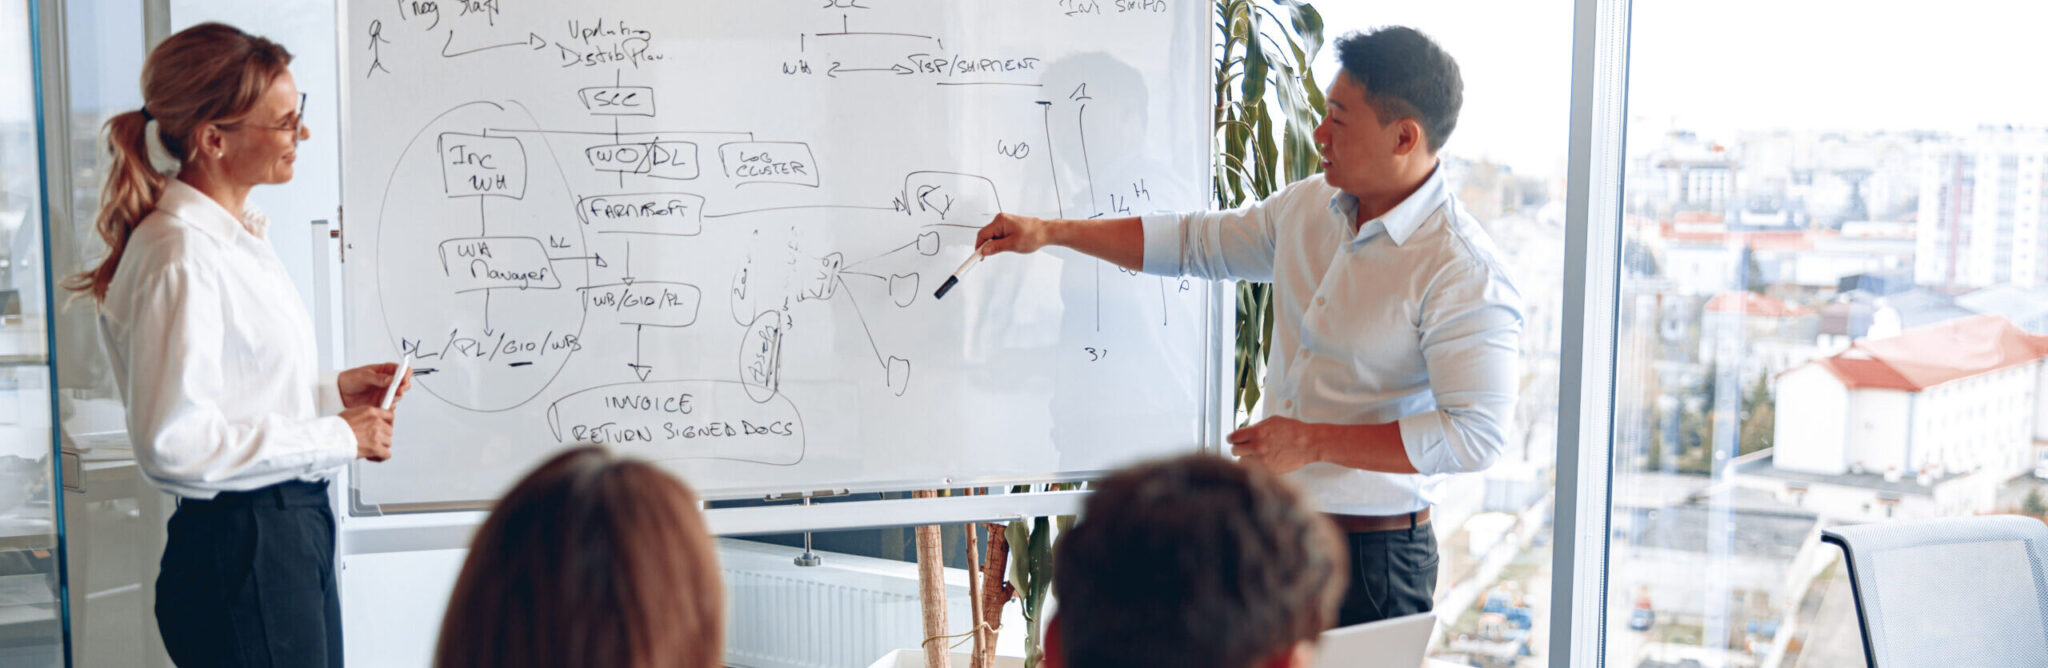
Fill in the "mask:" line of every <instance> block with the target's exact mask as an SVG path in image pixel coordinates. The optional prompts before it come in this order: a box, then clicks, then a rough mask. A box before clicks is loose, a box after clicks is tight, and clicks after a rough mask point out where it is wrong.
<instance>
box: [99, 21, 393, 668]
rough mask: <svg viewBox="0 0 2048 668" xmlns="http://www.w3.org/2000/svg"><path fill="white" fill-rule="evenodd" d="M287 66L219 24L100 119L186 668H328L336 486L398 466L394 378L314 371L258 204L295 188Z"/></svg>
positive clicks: (107, 232) (159, 60) (170, 602)
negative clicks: (345, 469)
mask: <svg viewBox="0 0 2048 668" xmlns="http://www.w3.org/2000/svg"><path fill="white" fill-rule="evenodd" d="M290 64H291V54H290V53H289V52H287V51H285V49H284V47H281V46H279V45H277V44H276V43H275V42H272V41H270V40H267V39H264V38H261V37H256V36H253V35H250V34H247V33H244V32H242V31H240V30H237V29H235V28H232V27H229V26H226V25H221V24H218V23H207V24H203V25H198V26H193V27H191V28H188V29H186V30H184V31H181V32H179V33H178V34H176V35H172V36H171V37H170V39H167V40H164V42H163V43H162V44H159V45H157V47H156V48H155V49H154V50H152V51H151V52H150V54H149V59H148V61H147V62H145V63H144V65H143V71H142V99H143V105H142V108H141V109H139V110H136V111H131V112H127V113H123V114H121V115H119V116H116V117H114V119H113V120H112V121H109V122H108V123H107V148H108V150H109V151H110V152H111V153H112V167H111V169H110V170H109V172H108V175H107V183H106V187H105V190H104V191H103V192H102V194H101V203H100V210H99V216H98V220H97V222H96V227H97V228H98V230H99V233H100V236H101V238H103V239H104V240H106V243H107V256H106V258H105V259H103V260H102V261H101V262H100V264H99V265H98V266H96V267H94V268H92V269H90V270H88V271H85V272H83V273H80V274H78V275H75V276H71V277H69V278H68V279H67V280H66V281H65V282H64V287H66V288H69V289H71V290H75V291H78V292H80V293H84V294H89V295H91V296H92V298H93V299H94V300H95V301H96V302H97V303H98V304H99V314H100V324H101V328H102V330H103V331H104V332H105V341H106V346H107V354H108V357H109V358H110V359H111V360H112V361H113V367H114V377H115V381H116V383H117V386H118V388H119V390H120V392H121V396H122V399H123V400H124V401H125V402H126V403H127V407H128V434H129V436H130V438H131V439H132V441H133V443H134V446H135V459H136V463H137V464H138V465H139V466H140V468H141V469H142V473H143V475H144V476H146V477H148V478H149V480H150V481H151V482H153V483H155V484H156V485H157V486H158V487H161V488H163V489H164V491H166V492H169V493H171V494H173V495H176V496H177V497H178V500H179V503H178V510H177V512H176V513H175V514H173V515H172V516H171V521H170V529H169V542H168V543H166V544H165V546H164V554H163V569H162V572H161V573H160V574H159V575H158V576H157V581H156V618H157V628H158V629H159V630H161V631H162V632H163V638H164V645H165V647H166V648H167V649H168V650H169V651H170V655H171V659H172V660H173V661H175V662H177V663H178V664H179V665H181V666H339V665H341V604H340V598H339V597H338V595H337V591H336V588H335V583H334V515H333V513H332V511H331V510H330V509H329V508H330V506H329V498H328V493H327V482H328V480H329V479H330V478H332V477H333V475H334V472H335V471H337V470H339V469H340V468H341V467H342V466H344V465H346V464H348V463H349V462H350V461H352V460H354V459H357V458H363V459H368V460H371V461H383V460H385V459H387V458H389V457H390V456H391V411H389V410H386V409H383V408H381V407H379V404H381V403H382V400H383V395H384V393H385V389H386V387H387V386H388V385H390V384H391V383H392V382H393V381H394V380H395V381H397V382H398V383H399V388H398V391H399V392H400V393H401V394H402V393H403V392H404V391H405V389H406V387H407V386H409V385H410V384H411V383H410V379H395V378H393V376H394V375H396V373H397V365H394V364H379V365H372V366H366V367H358V368H355V369H349V370H347V371H343V372H341V373H339V374H321V373H319V371H318V368H319V367H318V359H317V354H316V352H315V347H314V336H313V322H312V318H311V317H309V316H308V314H307V313H306V308H305V306H304V302H302V301H300V299H299V296H298V294H297V291H296V290H294V289H293V287H292V281H291V278H290V276H289V275H287V274H286V273H285V269H284V265H283V264H282V263H281V262H280V261H279V260H278V258H277V251H276V250H275V249H273V248H271V246H270V241H269V238H268V237H267V236H266V231H267V229H268V226H269V220H268V219H267V218H265V217H264V216H263V214H262V212H260V211H257V210H256V209H255V208H254V207H252V206H250V205H249V202H248V195H249V191H250V190H251V189H252V188H254V187H256V186H258V185H264V184H275V183H284V182H286V181H290V180H291V178H292V161H293V160H294V159H295V158H296V157H297V148H298V143H299V142H300V141H304V140H305V139H306V138H307V137H310V136H311V133H310V131H309V129H308V128H307V127H306V125H305V124H304V123H303V122H302V119H301V118H300V114H302V113H303V112H304V110H305V96H304V95H303V94H301V93H300V92H299V90H298V85H297V84H296V83H295V82H293V80H292V75H291V72H290V71H289V70H288V69H286V68H287V66H289V65H290Z"/></svg>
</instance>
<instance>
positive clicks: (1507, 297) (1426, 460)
mask: <svg viewBox="0 0 2048 668" xmlns="http://www.w3.org/2000/svg"><path fill="white" fill-rule="evenodd" d="M1520 305H1521V296H1520V295H1519V294H1517V293H1516V291H1515V288H1514V286H1513V285H1512V284H1511V283H1509V282H1508V280H1507V276H1506V274H1505V272H1503V271H1502V270H1501V268H1500V267H1499V266H1498V265H1495V264H1492V263H1490V262H1486V261H1472V262H1469V263H1461V264H1457V265H1454V266H1452V267H1449V268H1446V269H1445V270H1444V271H1443V272H1442V273H1440V274H1439V275H1438V276H1437V278H1436V280H1435V281H1433V282H1432V285H1431V286H1430V290H1429V293H1428V295H1427V296H1426V298H1425V300H1424V302H1423V304H1422V309H1421V318H1420V322H1419V323H1418V324H1419V327H1420V329H1421V343H1422V356H1423V359H1424V360H1425V363H1426V364H1427V365H1428V368H1429V389H1430V393H1431V394H1433V395H1434V396H1435V398H1436V410H1433V411H1428V412H1423V413H1416V414H1414V415H1409V416H1407V417H1403V418H1401V419H1400V420H1399V421H1398V422H1399V425H1400V429H1401V442H1402V445H1403V446H1404V447H1405V448H1406V449H1407V451H1408V461H1409V462H1410V463H1411V464H1413V465H1414V466H1415V470H1416V471H1417V472H1419V473H1424V474H1439V473H1467V472H1473V471H1482V470H1485V469H1486V468H1487V467H1488V466H1491V465H1493V462H1494V460H1496V459H1498V458H1499V457H1500V453H1501V450H1502V447H1503V446H1504V445H1505V442H1506V438H1507V431H1508V426H1509V424H1510V423H1511V421H1512V419H1513V417H1514V411H1515V401H1516V397H1517V395H1518V394H1519V392H1520V384H1521V379H1520V372H1519V369H1520V368H1521V364H1520V358H1521V351H1520V346H1519V343H1520V340H1521V331H1522V313H1521V306H1520Z"/></svg>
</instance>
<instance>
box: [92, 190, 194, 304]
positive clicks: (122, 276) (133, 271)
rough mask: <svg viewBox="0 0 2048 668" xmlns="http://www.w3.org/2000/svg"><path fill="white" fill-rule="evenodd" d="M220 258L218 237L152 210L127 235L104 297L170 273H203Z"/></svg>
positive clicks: (148, 282)
mask: <svg viewBox="0 0 2048 668" xmlns="http://www.w3.org/2000/svg"><path fill="white" fill-rule="evenodd" d="M221 260H222V258H221V248H220V240H219V239H216V238H214V237H213V236H212V235H210V234H207V233H206V232H205V231H203V230H200V229H199V228H197V227H195V226H193V225H192V224H191V223H190V222H188V221H185V220H183V219H181V218H179V217H177V216H174V215H171V214H169V213H166V212H164V211H153V212H150V214H149V215H148V216H146V217H144V218H143V219H142V222H141V223H140V224H137V225H136V226H135V229H134V231H132V232H130V233H129V234H128V244H127V246H125V247H123V249H122V251H121V263H120V265H119V266H117V267H115V268H114V281H113V284H112V285H110V286H108V297H109V298H110V301H111V298H113V297H114V296H115V295H116V294H117V293H125V292H130V291H134V290H136V289H137V288H141V287H142V286H143V285H144V284H152V283H155V282H158V281H162V280H165V279H166V278H169V277H172V276H177V275H188V276H189V275H192V274H195V273H207V272H210V271H212V269H211V268H213V267H218V266H220V262H221Z"/></svg>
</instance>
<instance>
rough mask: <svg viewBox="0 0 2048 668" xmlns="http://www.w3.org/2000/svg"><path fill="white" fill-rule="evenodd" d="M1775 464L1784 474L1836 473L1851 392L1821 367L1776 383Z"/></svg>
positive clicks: (1843, 466)
mask: <svg viewBox="0 0 2048 668" xmlns="http://www.w3.org/2000/svg"><path fill="white" fill-rule="evenodd" d="M1776 411H1777V416H1778V417H1777V428H1776V430H1775V433H1774V434H1773V435H1772V439H1771V442H1772V443H1775V444H1776V446H1775V448H1774V452H1775V454H1773V455H1772V461H1773V462H1774V463H1773V465H1774V466H1776V467H1778V468H1781V469H1785V470H1787V471H1801V472H1806V473H1824V474H1839V473H1842V472H1844V471H1846V470H1848V469H1847V460H1846V459H1845V453H1844V445H1845V443H1844V438H1845V433H1844V432H1845V430H1846V428H1847V426H1848V420H1849V415H1848V413H1849V390H1848V388H1846V387H1844V386H1843V385H1842V381H1840V380H1839V379H1836V378H1835V375H1834V374H1833V373H1830V372H1829V371H1828V370H1827V369H1824V368H1821V367H1820V365H1808V366H1805V367H1801V368H1799V369H1796V370H1793V371H1792V372H1790V373H1787V374H1785V375H1784V376H1783V377H1780V378H1779V379H1778V393H1777V407H1776Z"/></svg>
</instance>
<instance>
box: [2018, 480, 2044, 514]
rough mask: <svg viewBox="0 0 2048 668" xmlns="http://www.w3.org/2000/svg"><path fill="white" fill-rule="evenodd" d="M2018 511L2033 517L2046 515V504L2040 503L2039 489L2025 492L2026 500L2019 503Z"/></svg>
mask: <svg viewBox="0 0 2048 668" xmlns="http://www.w3.org/2000/svg"><path fill="white" fill-rule="evenodd" d="M2020 510H2023V511H2026V513H2027V514H2028V515H2031V516H2034V517H2040V516H2042V515H2048V503H2042V502H2041V488H2039V487H2036V488H2033V489H2030V490H2027V499H2026V500H2025V501H2021V502H2020Z"/></svg>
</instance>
